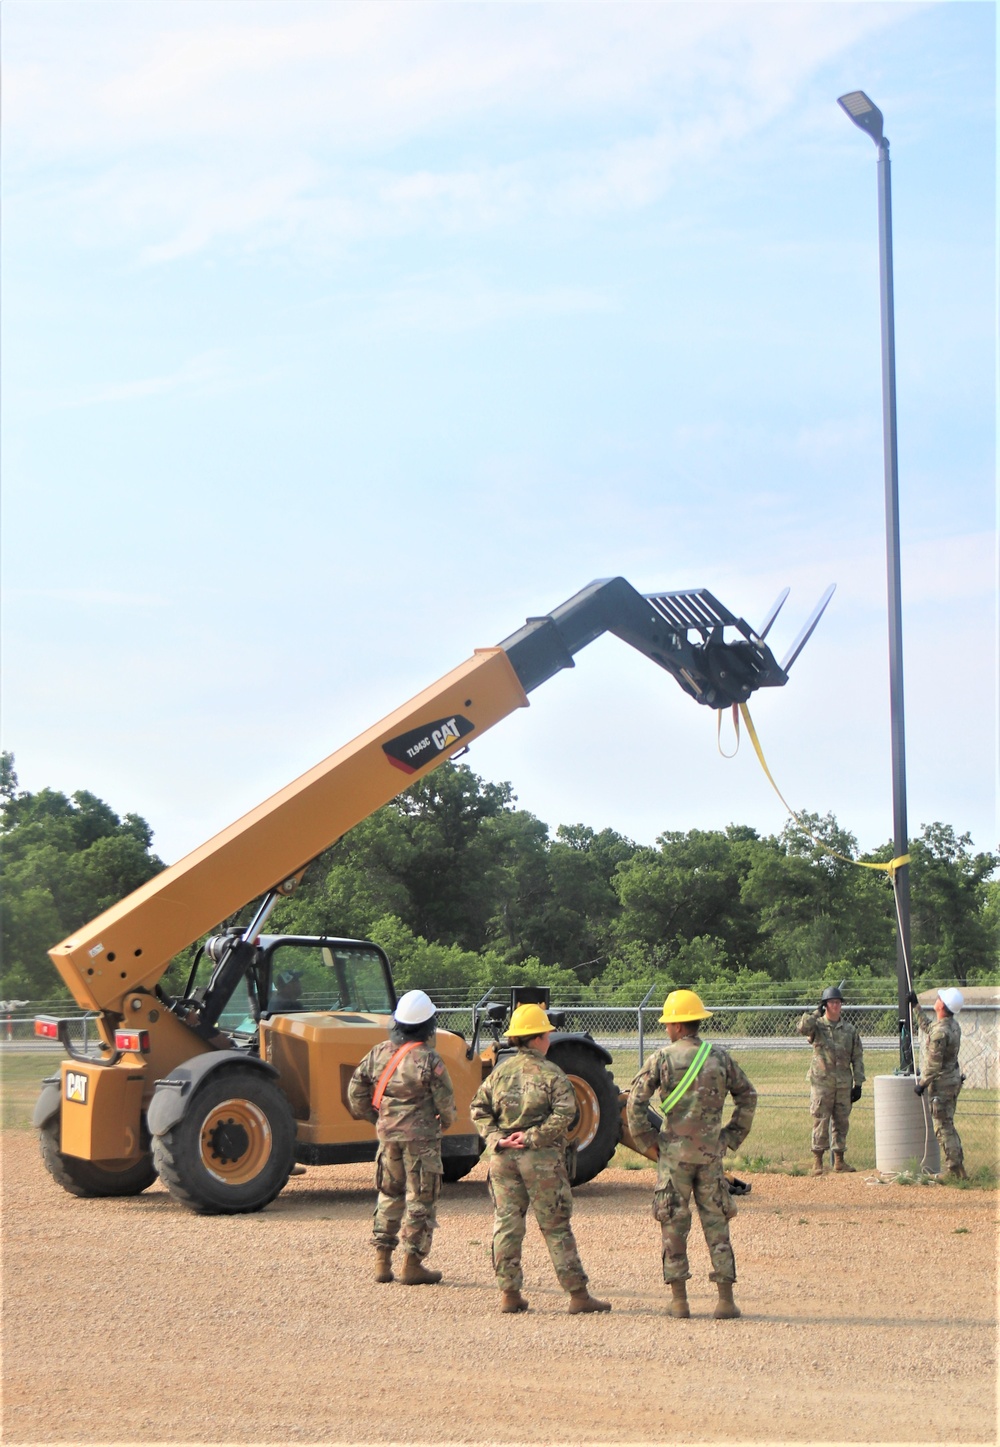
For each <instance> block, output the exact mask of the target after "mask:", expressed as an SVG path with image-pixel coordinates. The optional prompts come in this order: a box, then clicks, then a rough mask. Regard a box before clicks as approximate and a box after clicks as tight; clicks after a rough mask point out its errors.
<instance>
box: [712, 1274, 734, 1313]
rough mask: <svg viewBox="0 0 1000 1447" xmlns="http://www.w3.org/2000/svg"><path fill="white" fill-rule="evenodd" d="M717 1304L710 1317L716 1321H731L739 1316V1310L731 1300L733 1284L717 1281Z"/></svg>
mask: <svg viewBox="0 0 1000 1447" xmlns="http://www.w3.org/2000/svg"><path fill="white" fill-rule="evenodd" d="M716 1285H717V1286H718V1288H719V1304H718V1306H716V1308H715V1310H714V1312H713V1313H712V1315H713V1316H714V1317H715V1319H716V1321H732V1320H733V1318H734V1317H737V1316H739V1314H740V1309H739V1307H738V1306H737V1305H736V1303H735V1301H734V1300H733V1283H732V1282H731V1281H718V1282H716Z"/></svg>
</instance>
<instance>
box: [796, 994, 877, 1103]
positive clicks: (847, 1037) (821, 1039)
mask: <svg viewBox="0 0 1000 1447" xmlns="http://www.w3.org/2000/svg"><path fill="white" fill-rule="evenodd" d="M795 1028H796V1030H797V1031H798V1032H799V1034H800V1035H804V1036H805V1037H806V1039H807V1040H808V1041H809V1044H810V1045H811V1046H812V1048H813V1054H812V1061H811V1063H810V1065H809V1072H808V1074H807V1076H806V1079H807V1080H808V1081H809V1084H810V1085H819V1086H822V1085H851V1084H854V1085H861V1084H862V1082H863V1081H864V1078H865V1056H864V1051H863V1050H862V1048H861V1036H860V1035H859V1034H858V1032H857V1030H856V1029H855V1027H854V1026H853V1025H852V1024H851V1023H850V1021H848V1020H844V1019H840V1020H838V1021H837V1023H836V1025H835V1024H834V1023H833V1021H832V1020H828V1019H827V1018H826V1016H825V1015H821V1014H820V1013H819V1011H818V1010H807V1011H806V1013H805V1014H804V1015H803V1016H802V1018H801V1020H799V1022H798V1024H797V1025H796V1027H795Z"/></svg>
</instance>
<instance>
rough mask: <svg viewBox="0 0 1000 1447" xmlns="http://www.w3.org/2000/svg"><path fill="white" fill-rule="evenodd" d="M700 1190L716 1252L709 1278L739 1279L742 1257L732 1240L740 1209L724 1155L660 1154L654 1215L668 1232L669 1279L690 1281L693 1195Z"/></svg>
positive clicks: (704, 1225) (701, 1206)
mask: <svg viewBox="0 0 1000 1447" xmlns="http://www.w3.org/2000/svg"><path fill="white" fill-rule="evenodd" d="M692 1196H694V1201H695V1205H696V1206H697V1207H698V1216H699V1218H700V1220H701V1229H702V1230H703V1231H704V1233H705V1241H706V1243H707V1245H708V1253H709V1255H710V1257H711V1258H712V1269H711V1271H710V1272H709V1273H708V1279H709V1281H735V1280H736V1261H735V1258H734V1257H733V1248H732V1245H731V1243H730V1240H729V1223H730V1221H731V1220H732V1218H733V1217H734V1216H735V1215H736V1202H735V1201H734V1200H733V1199H732V1197H731V1196H730V1194H729V1191H728V1189H727V1187H726V1183H725V1181H724V1180H723V1179H722V1161H721V1160H715V1161H710V1162H709V1163H708V1164H707V1165H697V1164H695V1163H693V1162H690V1161H670V1160H667V1159H665V1157H664V1155H663V1154H662V1147H661V1155H660V1165H659V1172H658V1175H657V1179H656V1190H655V1191H654V1193H653V1216H654V1218H655V1219H656V1220H657V1221H659V1223H660V1235H661V1236H662V1238H663V1279H664V1281H666V1282H671V1281H688V1280H690V1277H691V1269H690V1267H689V1266H688V1255H687V1242H688V1234H689V1233H690V1230H691V1197H692Z"/></svg>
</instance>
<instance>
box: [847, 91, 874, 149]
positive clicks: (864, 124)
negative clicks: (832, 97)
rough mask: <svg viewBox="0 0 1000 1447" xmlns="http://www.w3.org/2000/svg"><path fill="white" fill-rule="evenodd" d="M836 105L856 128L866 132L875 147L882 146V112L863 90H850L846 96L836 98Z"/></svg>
mask: <svg viewBox="0 0 1000 1447" xmlns="http://www.w3.org/2000/svg"><path fill="white" fill-rule="evenodd" d="M837 104H838V105H839V106H840V108H841V110H842V111H844V112H845V114H847V115H848V116H850V118H851V120H852V121H853V122H854V124H855V125H856V126H860V128H861V129H862V130H863V131H867V132H868V134H869V135H870V136H871V138H872V140H873V141H874V142H875V144H876V146H880V145H881V144H882V139H883V137H882V112H881V111H880V110H879V108H878V106H877V105H876V104H875V102H874V101H872V100H869V99H868V97H867V96H866V95H865V93H864V91H863V90H852V91H849V92H848V94H847V95H841V96H838V97H837Z"/></svg>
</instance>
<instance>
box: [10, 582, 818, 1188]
mask: <svg viewBox="0 0 1000 1447" xmlns="http://www.w3.org/2000/svg"><path fill="white" fill-rule="evenodd" d="M787 592H788V590H787V589H786V590H785V591H784V593H783V594H782V595H781V597H780V598H779V599H778V601H777V602H776V604H775V605H774V607H773V608H772V610H771V612H770V614H769V615H768V618H767V621H766V622H765V624H764V625H763V626H762V628H761V630H760V631H759V632H754V631H753V629H751V628H750V627H749V625H748V624H747V623H745V622H744V621H743V619H742V618H737V617H736V616H735V615H733V614H732V613H730V612H729V611H728V610H727V609H726V608H724V607H723V606H722V605H721V604H720V603H719V602H717V600H716V599H715V598H714V597H713V596H712V595H711V593H708V592H706V591H705V590H704V589H697V590H689V591H682V592H672V593H656V594H647V595H643V594H640V593H638V592H636V590H635V589H634V588H632V587H631V585H630V584H629V583H627V582H626V581H625V580H624V578H612V579H602V580H598V581H597V582H594V583H591V584H590V585H589V586H588V587H586V588H584V589H583V590H582V591H581V592H579V593H577V594H576V595H575V596H574V597H573V598H571V599H569V601H568V602H566V603H564V604H562V605H561V607H559V608H557V609H555V610H554V612H552V613H551V614H548V615H546V616H544V617H538V618H529V619H528V621H527V622H526V624H525V625H524V627H523V628H521V629H519V630H518V631H517V632H516V633H514V634H513V635H512V636H511V637H510V638H507V639H505V640H504V642H502V643H501V644H499V645H498V646H497V647H495V648H485V649H479V650H477V651H476V652H475V653H474V655H473V657H472V658H470V659H469V660H468V661H467V662H465V663H463V664H461V665H460V666H459V667H458V668H456V669H454V670H453V671H452V672H451V673H449V674H446V675H445V677H444V678H442V679H440V680H439V681H438V682H437V683H435V684H433V685H432V686H431V687H430V688H428V689H426V690H425V691H424V692H423V693H421V694H419V695H418V696H417V697H416V698H414V699H412V700H411V701H410V702H409V703H407V704H404V706H403V707H402V708H400V709H398V710H397V711H396V712H395V713H393V714H390V715H389V717H388V718H385V719H383V720H382V721H381V722H380V723H377V724H375V725H374V727H372V728H370V729H368V730H367V732H365V733H363V734H361V735H360V736H359V737H358V738H356V739H355V740H354V741H353V742H351V743H349V744H347V745H346V746H345V747H343V748H341V749H339V750H338V751H337V752H336V753H334V754H331V755H330V757H329V758H327V759H325V760H324V761H323V762H322V763H320V764H317V765H316V767H315V768H313V769H311V770H309V772H308V773H306V774H303V775H302V776H301V778H299V779H297V780H295V782H294V783H292V784H289V785H288V786H287V787H286V788H284V789H282V790H281V791H280V792H279V793H277V794H275V795H274V796H273V797H272V798H270V799H268V800H267V801H266V802H265V803H263V804H260V805H259V806H258V807H257V808H256V809H253V810H251V812H250V813H249V814H247V815H245V816H244V817H243V818H242V819H240V820H238V821H237V822H236V823H235V824H232V825H230V826H229V828H227V829H224V830H223V831H222V832H221V833H219V834H217V835H216V836H215V837H214V838H213V839H210V840H209V841H208V842H207V843H206V844H203V845H202V846H201V847H200V848H198V849H195V850H194V851H193V852H192V853H191V854H188V855H186V856H185V857H184V858H183V859H181V860H180V861H178V863H176V864H174V865H172V866H171V867H170V868H168V869H165V870H164V871H163V872H162V873H160V874H158V875H156V877H155V878H153V879H151V880H149V881H148V882H147V883H146V884H144V885H142V886H141V887H140V888H139V889H137V890H136V891H135V892H134V893H133V894H131V895H129V896H128V897H127V898H126V899H124V900H122V901H121V903H119V904H117V905H115V906H113V907H112V908H111V909H109V910H106V911H105V912H104V913H103V914H101V915H99V916H98V917H97V919H95V920H93V921H92V922H91V923H90V924H88V925H85V926H83V928H81V929H79V930H75V931H74V932H73V934H72V936H71V937H70V938H68V939H66V940H64V941H63V942H62V943H61V944H58V945H56V946H55V947H54V948H53V949H52V950H50V951H49V954H50V958H51V959H52V961H53V963H54V965H55V967H56V969H57V970H58V971H59V973H60V975H61V976H62V978H63V980H64V981H65V982H66V985H67V986H68V988H69V990H70V992H71V993H72V995H73V998H74V999H75V1001H76V1002H77V1004H78V1005H79V1006H80V1007H81V1008H82V1009H84V1010H86V1011H90V1012H93V1013H94V1015H95V1016H96V1029H97V1034H98V1038H99V1047H98V1049H99V1053H98V1054H97V1055H96V1056H95V1055H94V1054H92V1053H89V1052H88V1053H82V1052H80V1051H78V1050H77V1049H76V1048H75V1047H74V1046H73V1043H72V1041H71V1039H70V1027H71V1024H72V1022H71V1020H70V1019H69V1018H62V1019H59V1018H55V1017H50V1016H41V1017H39V1018H38V1020H37V1021H36V1025H35V1029H36V1033H37V1034H39V1035H41V1036H42V1037H47V1038H52V1039H57V1040H59V1041H60V1042H61V1043H62V1045H63V1047H64V1049H65V1051H66V1055H67V1058H66V1059H65V1060H63V1061H62V1063H61V1065H60V1069H59V1072H58V1074H56V1075H53V1076H51V1077H50V1078H49V1079H47V1080H46V1081H45V1082H44V1083H43V1088H42V1093H41V1095H40V1097H39V1099H38V1102H37V1105H36V1108H35V1114H34V1123H35V1126H36V1127H37V1129H38V1131H39V1134H40V1144H41V1152H42V1158H43V1160H44V1162H45V1165H46V1166H47V1168H48V1169H49V1171H50V1172H51V1174H52V1176H53V1177H54V1178H55V1180H56V1181H58V1183H59V1184H60V1185H61V1186H63V1187H64V1188H65V1189H66V1190H67V1191H69V1192H70V1193H71V1194H73V1195H76V1196H131V1195H138V1194H139V1192H141V1191H144V1190H145V1189H146V1188H147V1187H148V1186H150V1185H151V1184H152V1183H153V1181H154V1180H155V1179H156V1177H157V1175H159V1176H160V1178H161V1179H162V1180H163V1182H164V1183H165V1185H166V1186H167V1188H168V1190H169V1191H170V1193H171V1195H172V1196H173V1197H174V1198H175V1199H176V1200H178V1201H180V1202H182V1203H183V1204H184V1205H186V1206H189V1207H190V1208H192V1209H193V1210H195V1211H199V1212H206V1213H207V1212H223V1213H234V1212H245V1211H257V1210H259V1209H260V1208H261V1207H262V1206H266V1205H267V1204H268V1202H270V1201H272V1200H273V1199H274V1197H275V1196H276V1195H277V1194H278V1192H279V1191H280V1190H281V1189H282V1187H283V1186H284V1185H285V1183H286V1181H287V1180H288V1177H289V1174H290V1172H291V1169H292V1166H293V1165H294V1163H295V1162H296V1161H298V1162H301V1163H304V1164H307V1165H309V1164H313V1165H326V1164H335V1163H338V1162H349V1161H363V1160H371V1159H373V1158H374V1155H375V1150H376V1140H375V1134H374V1129H373V1127H372V1126H371V1125H369V1124H368V1123H367V1122H365V1121H356V1120H354V1119H353V1118H352V1117H351V1116H350V1114H349V1113H348V1110H347V1104H346V1100H347V1086H348V1082H349V1081H350V1078H351V1075H352V1073H353V1071H354V1069H355V1067H356V1066H357V1064H358V1063H359V1061H360V1060H361V1059H362V1058H363V1057H364V1055H365V1054H366V1053H367V1052H368V1051H369V1050H370V1049H371V1047H372V1046H373V1045H374V1044H375V1043H376V1042H377V1041H379V1040H381V1039H383V1038H384V1037H385V1034H386V1029H387V1026H388V1016H389V1015H390V1014H391V1012H392V1010H393V1008H394V1006H395V1003H396V995H395V990H394V987H393V981H392V972H391V969H390V967H389V961H388V959H387V958H386V956H385V954H384V953H383V951H382V950H381V949H379V948H378V947H377V946H376V945H374V944H372V943H371V942H369V941H364V940H353V939H341V938H336V937H333V936H330V937H327V936H316V937H304V936H287V935H269V934H267V933H266V929H265V926H266V923H267V920H268V918H269V916H270V915H271V913H272V911H273V910H274V908H275V906H276V905H277V904H278V902H279V901H280V900H281V899H283V898H287V897H289V896H290V895H291V894H292V893H293V892H294V891H295V889H296V887H297V885H298V883H299V881H300V880H301V879H302V876H303V874H304V872H305V870H306V868H307V867H308V865H309V863H310V862H311V861H313V860H314V859H315V858H316V857H317V856H318V855H319V854H321V853H322V852H323V850H325V849H327V848H329V846H330V845H331V844H333V843H334V842H335V841H336V840H338V839H340V838H341V837H342V836H343V835H344V834H345V833H346V832H347V831H348V830H349V829H352V828H353V827H354V826H355V825H356V824H358V823H360V821H361V820H362V819H365V818H367V817H368V815H370V814H371V813H373V812H374V811H375V810H376V809H378V808H379V807H380V806H381V805H383V804H385V803H388V802H389V801H390V800H391V799H393V798H395V797H396V796H397V795H398V794H399V793H401V792H402V791H403V790H404V789H406V788H407V786H408V785H409V784H410V783H412V782H413V781H414V780H415V779H417V778H419V777H423V776H424V775H426V774H427V773H429V772H430V771H431V770H432V769H433V768H435V767H436V766H437V765H439V764H441V763H443V762H444V761H445V760H447V759H451V758H454V757H455V756H456V754H458V753H459V752H461V751H464V750H465V748H466V747H467V745H468V744H469V742H470V741H473V740H475V739H476V738H478V737H479V735H480V734H482V733H483V732H484V731H485V730H486V729H488V728H491V727H492V726H493V725H494V724H495V723H497V722H498V721H499V720H500V719H502V718H504V717H505V716H506V715H507V714H509V713H511V712H512V711H513V710H514V709H516V708H523V707H526V706H527V703H528V699H527V694H528V693H529V692H530V691H531V690H532V689H534V688H537V687H538V685H539V684H541V683H543V682H545V680H546V679H548V678H551V677H552V676H553V675H554V674H555V673H557V672H559V671H560V670H561V669H563V668H571V667H573V656H574V654H576V653H577V652H579V650H580V649H581V648H583V647H584V646H585V645H586V644H588V643H590V642H592V641H593V640H594V639H595V638H597V637H598V636H599V635H600V634H602V633H604V632H606V631H608V632H611V633H614V634H616V635H617V636H618V637H619V638H621V639H623V640H624V641H625V642H626V643H629V644H631V645H632V646H633V647H635V648H637V649H638V650H639V651H640V652H641V653H643V654H645V656H646V657H647V658H650V659H651V660H652V661H653V662H655V663H657V664H658V665H659V666H660V667H661V668H663V669H665V670H666V671H667V672H668V673H670V674H672V675H673V677H674V678H675V679H676V680H677V682H678V683H679V684H680V686H681V688H682V689H684V691H685V692H686V693H688V694H689V695H690V696H691V697H692V698H694V699H696V700H697V701H698V702H699V703H701V704H704V705H706V706H707V707H709V708H712V709H722V708H725V707H728V706H730V705H734V704H739V703H742V702H744V701H745V700H746V699H747V698H748V697H749V696H750V694H751V693H753V692H754V690H756V689H758V688H764V687H776V686H781V685H783V684H785V683H786V682H787V681H788V670H789V668H790V667H791V664H792V662H793V661H794V659H795V658H796V657H797V656H798V653H799V652H800V650H801V649H802V647H803V646H804V644H805V642H806V640H807V639H808V637H809V635H810V634H811V632H812V630H813V628H814V627H815V626H816V623H817V622H818V621H819V618H820V615H821V614H822V612H823V609H824V608H825V607H826V604H827V602H828V601H829V598H830V596H831V595H832V592H833V589H832V588H830V589H829V590H828V591H827V593H826V594H825V596H824V597H823V598H822V599H821V600H820V603H819V604H818V605H817V607H816V609H815V611H814V613H813V615H812V617H811V618H810V620H809V621H808V623H807V624H806V625H805V627H804V628H803V630H802V632H801V634H800V635H799V637H798V639H797V640H796V642H795V643H794V644H793V646H792V648H791V650H790V652H789V654H788V656H787V657H786V658H785V660H784V662H783V663H782V664H780V665H779V664H778V663H777V662H776V661H775V659H774V657H773V655H772V653H771V651H770V649H769V648H768V646H767V644H766V642H765V638H766V636H767V633H768V631H769V629H770V627H771V624H772V623H773V622H774V619H775V617H776V616H777V613H778V610H779V609H780V607H781V605H782V604H783V602H784V600H785V597H786V596H787ZM254 900H256V901H259V902H258V903H257V904H256V906H255V907H253V908H252V913H251V916H250V918H249V919H248V920H247V922H246V923H245V924H241V925H240V926H239V927H229V928H223V929H221V930H220V931H219V932H218V933H215V934H212V935H209V931H211V930H212V929H213V928H215V929H218V922H219V921H220V920H227V919H228V920H232V919H235V918H237V917H238V915H239V913H240V912H241V911H244V910H245V909H246V908H247V901H254ZM207 935H209V937H208V938H205V936H207ZM199 940H203V941H204V942H203V943H202V944H200V945H198V943H197V942H198V941H199ZM192 945H194V946H196V949H195V954H194V958H193V962H192V965H191V968H190V972H189V976H188V980H187V983H186V985H185V987H184V989H183V990H182V991H181V993H179V994H177V995H171V994H169V993H168V992H167V991H166V990H165V989H164V988H163V986H162V985H161V983H160V981H161V980H162V977H163V975H164V973H165V972H166V970H167V967H168V966H169V964H170V962H171V960H172V959H173V958H174V956H176V955H177V954H178V953H179V952H180V951H182V950H185V949H187V948H189V947H191V946H192ZM290 982H297V983H298V985H299V987H300V993H301V988H302V987H303V986H306V987H307V993H308V994H309V996H310V1001H311V1004H310V1008H308V1009H301V1008H299V1005H300V1003H301V1000H298V1001H296V1000H291V999H289V998H287V996H286V995H285V994H284V993H283V991H284V990H286V989H287V988H288V985H289V983H290ZM237 991H239V995H238V996H237ZM244 992H245V994H244ZM234 997H237V1008H236V1013H237V1014H238V1013H239V1012H240V1010H241V1009H242V1006H243V1001H244V999H245V1000H246V1002H247V1007H248V1012H247V1017H246V1019H245V1021H244V1022H243V1025H242V1026H238V1027H236V1028H224V1027H223V1026H222V1024H221V1020H222V1016H223V1012H224V1011H228V1012H229V1014H230V1016H231V1015H232V1011H233V1003H232V1002H233V1001H234ZM530 998H534V999H541V1000H542V1001H543V1002H544V1003H546V1004H547V995H546V994H545V992H544V991H534V992H533V991H525V990H522V991H520V993H519V994H518V993H515V996H514V998H513V999H512V1000H511V1001H509V1002H507V1003H489V1002H488V1000H484V1001H481V1002H480V1004H479V1006H477V1007H476V1008H474V1010H473V1012H472V1026H471V1032H470V1033H471V1038H470V1039H469V1040H466V1039H465V1038H464V1037H463V1036H462V1035H460V1034H458V1033H456V1032H454V1031H450V1030H447V1029H444V1028H440V1029H439V1030H438V1034H437V1042H436V1043H437V1049H438V1051H439V1052H440V1054H441V1055H442V1057H443V1058H444V1060H445V1062H446V1064H447V1067H448V1071H449V1074H450V1075H451V1079H452V1082H453V1084H454V1087H455V1094H456V1099H457V1104H458V1117H457V1119H456V1121H455V1124H454V1125H453V1126H452V1128H451V1129H450V1130H449V1131H448V1132H447V1133H446V1134H445V1136H444V1139H443V1142H442V1145H443V1150H442V1157H443V1162H444V1168H445V1175H446V1177H447V1178H449V1179H451V1180H457V1179H459V1178H460V1177H461V1176H463V1175H464V1174H466V1172H467V1171H469V1170H471V1169H472V1167H473V1166H474V1165H475V1163H476V1160H477V1159H478V1155H479V1150H480V1142H479V1137H478V1136H477V1134H476V1132H475V1130H474V1129H473V1126H472V1122H471V1119H470V1117H469V1104H470V1101H471V1100H472V1097H473V1095H474V1094H475V1092H476V1091H477V1089H478V1088H479V1085H480V1084H481V1082H482V1081H483V1079H484V1078H485V1077H486V1076H487V1075H488V1074H489V1072H490V1071H491V1070H492V1069H493V1067H494V1065H495V1064H496V1061H497V1058H498V1056H499V1055H500V1054H501V1052H502V1050H503V1049H504V1048H505V1047H504V1045H503V1043H502V1028H503V1024H504V1022H505V1020H506V1018H507V1015H508V1013H509V1010H511V1009H512V1008H513V1006H514V1005H515V1004H516V1003H517V1002H518V1000H519V999H520V1000H527V999H530ZM317 999H319V1001H320V1007H319V1008H313V1003H314V1002H315V1001H316V1000H317ZM483 1039H485V1040H486V1043H485V1045H484V1044H483ZM550 1058H551V1059H553V1060H555V1061H556V1062H557V1063H558V1064H560V1065H561V1066H563V1068H564V1069H565V1070H566V1071H567V1073H568V1075H569V1076H570V1079H571V1080H572V1082H573V1086H574V1090H575V1092H576V1096H577V1103H578V1112H577V1121H576V1124H575V1127H574V1132H573V1135H574V1142H575V1145H576V1147H577V1166H576V1175H575V1182H576V1183H577V1184H579V1183H581V1182H583V1181H587V1180H590V1179H592V1178H593V1177H594V1176H595V1175H597V1173H598V1172H599V1171H601V1170H603V1169H604V1167H605V1166H606V1165H607V1163H608V1161H609V1160H610V1158H611V1156H612V1154H613V1152H614V1149H615V1146H616V1144H617V1143H618V1141H619V1140H620V1139H622V1138H623V1135H622V1133H623V1122H622V1108H621V1107H622V1098H621V1097H620V1095H619V1092H618V1089H617V1087H616V1085H615V1083H614V1080H613V1077H612V1075H611V1073H610V1071H609V1070H608V1066H609V1065H610V1064H611V1056H610V1054H609V1053H608V1051H607V1050H605V1049H604V1048H603V1047H602V1046H601V1045H600V1044H599V1043H598V1042H596V1041H595V1040H593V1039H592V1038H591V1037H590V1036H589V1035H588V1034H574V1033H567V1032H566V1031H564V1030H557V1031H556V1032H555V1033H554V1034H553V1036H552V1041H551V1049H550ZM624 1138H625V1140H626V1142H627V1143H631V1141H630V1138H629V1137H628V1136H627V1133H626V1135H625V1136H624Z"/></svg>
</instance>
